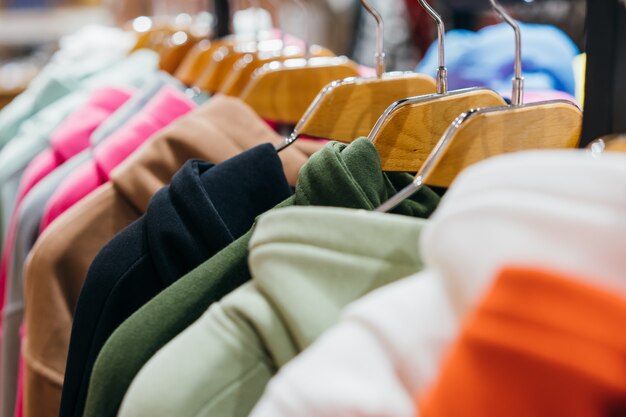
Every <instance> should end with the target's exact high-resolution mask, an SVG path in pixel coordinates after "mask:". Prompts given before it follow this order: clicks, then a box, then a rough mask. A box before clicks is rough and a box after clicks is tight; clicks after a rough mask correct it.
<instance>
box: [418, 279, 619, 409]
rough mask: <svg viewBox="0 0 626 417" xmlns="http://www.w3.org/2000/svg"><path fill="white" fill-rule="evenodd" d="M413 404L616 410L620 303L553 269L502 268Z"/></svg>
mask: <svg viewBox="0 0 626 417" xmlns="http://www.w3.org/2000/svg"><path fill="white" fill-rule="evenodd" d="M587 281H590V280H587ZM418 403H419V405H420V407H419V408H420V413H419V415H420V417H503V416H506V417H544V416H545V417H557V416H563V417H565V416H567V417H591V416H617V415H624V414H625V413H626V300H625V299H623V298H621V297H619V296H616V295H613V294H611V293H608V292H606V291H603V290H600V289H597V288H594V287H592V286H588V285H585V284H582V283H581V280H573V279H570V278H568V277H566V276H562V275H559V274H556V273H551V272H546V271H541V270H536V269H524V268H508V269H506V270H505V271H503V272H502V273H501V275H500V276H499V278H498V279H497V280H496V281H495V284H494V286H493V287H492V289H491V291H489V292H488V293H487V296H486V297H485V298H484V300H483V302H482V303H481V304H480V305H479V307H478V308H477V309H476V310H475V312H474V313H473V314H472V315H471V316H470V317H468V320H467V322H466V325H465V327H464V329H463V331H462V333H461V335H460V338H459V339H458V340H457V342H456V344H455V345H454V346H453V348H452V350H451V351H450V352H449V355H448V357H447V360H446V362H445V364H444V367H443V368H442V372H441V374H440V376H439V379H438V380H437V382H436V383H435V384H434V385H433V387H432V388H431V389H430V390H429V392H428V394H427V395H426V396H425V397H424V398H421V399H420V400H419V401H418Z"/></svg>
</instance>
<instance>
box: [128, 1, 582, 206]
mask: <svg viewBox="0 0 626 417" xmlns="http://www.w3.org/2000/svg"><path fill="white" fill-rule="evenodd" d="M293 1H295V2H296V3H297V4H298V5H299V6H300V7H301V8H302V9H303V10H306V6H305V4H304V3H303V2H302V1H301V0H293ZM360 1H361V4H362V5H363V6H364V8H365V9H366V10H367V12H368V13H369V14H370V15H371V16H372V17H373V18H374V19H375V21H376V27H377V29H376V55H375V58H376V76H375V77H372V78H362V77H358V72H357V65H356V64H355V63H353V62H351V61H350V60H349V59H348V58H346V57H335V56H332V52H330V51H328V50H326V49H324V48H321V47H318V46H309V45H306V44H305V46H304V48H302V47H300V48H299V49H298V48H297V47H296V48H295V49H293V52H292V51H291V50H290V51H289V52H287V50H288V47H287V46H286V44H285V38H284V36H283V39H282V40H281V41H279V42H278V44H279V45H280V47H278V48H277V47H276V46H274V47H270V46H268V45H269V44H268V43H265V44H264V43H263V42H272V41H269V40H268V41H266V40H262V39H259V35H258V33H257V39H256V40H253V41H250V40H249V39H241V38H239V39H238V38H237V37H236V36H231V37H229V38H226V39H221V40H210V41H209V40H206V39H205V40H202V41H198V42H196V43H195V44H194V45H193V46H189V47H188V49H187V53H186V54H185V57H184V58H183V59H182V61H181V63H180V64H179V65H178V66H177V69H176V70H175V71H173V73H174V74H175V75H176V76H177V77H178V78H179V79H180V80H181V81H183V82H184V83H185V84H187V85H189V86H190V87H193V88H195V89H199V90H202V91H205V92H209V93H223V94H229V95H235V96H239V97H240V98H241V99H242V100H243V101H244V102H246V103H248V104H249V105H250V106H251V107H252V108H253V109H255V111H256V112H257V113H258V114H259V115H260V116H261V117H263V118H265V119H269V120H274V121H278V122H282V123H284V124H293V125H295V128H294V130H293V132H292V133H291V134H290V135H287V137H286V138H285V139H284V141H282V142H281V143H278V144H276V149H277V150H278V151H279V152H280V151H281V150H283V149H285V148H286V147H288V146H289V145H291V144H292V143H294V142H295V141H296V140H297V139H298V138H299V137H301V136H309V137H318V138H324V139H333V140H337V141H340V142H345V143H349V142H351V141H352V140H354V139H355V138H357V137H362V136H367V137H368V138H369V139H370V141H372V143H373V144H374V146H375V147H376V149H377V150H378V152H379V154H380V157H381V163H382V168H383V170H384V171H400V172H417V175H416V177H415V180H414V181H413V183H412V184H411V185H409V186H408V187H406V188H405V189H404V190H402V191H401V192H400V193H399V194H398V195H396V196H394V197H393V198H392V199H391V200H390V201H388V202H387V203H385V204H384V205H382V206H381V207H380V208H379V209H378V211H383V212H386V211H390V210H391V209H393V208H394V207H395V206H396V205H398V204H399V203H401V202H402V201H403V200H404V199H406V198H408V197H410V196H411V195H412V194H414V193H415V192H417V191H418V190H419V189H420V188H421V187H422V186H423V185H424V184H428V185H433V186H439V187H448V186H449V185H450V184H451V182H452V180H454V178H455V177H456V176H457V175H458V173H459V172H461V171H462V170H463V169H464V168H466V167H468V166H470V165H472V164H475V163H477V162H479V161H481V160H484V159H486V158H489V157H491V156H495V155H499V154H504V153H509V152H516V151H522V150H530V149H559V148H575V147H576V146H577V145H578V143H579V140H580V133H581V127H582V112H581V110H580V108H578V106H576V105H575V104H573V103H571V102H569V101H566V100H552V101H543V102H535V103H531V104H524V79H523V74H522V38H521V31H520V27H519V25H518V24H517V22H516V21H515V20H514V19H513V18H511V17H510V16H509V15H508V14H507V13H506V11H505V10H504V9H503V8H502V7H501V6H500V5H499V4H498V3H497V1H496V0H490V3H491V6H492V7H493V9H494V11H495V12H496V13H497V14H498V15H499V16H500V17H501V18H502V19H503V20H504V21H505V22H506V23H507V24H508V25H509V26H511V28H512V29H513V31H514V33H515V45H514V47H515V64H514V66H515V76H514V78H513V81H512V83H513V86H512V99H511V104H507V103H506V101H505V100H504V99H503V98H502V97H501V96H500V95H499V94H498V93H496V92H495V91H494V90H491V89H488V88H484V87H474V88H467V89H462V90H455V91H448V88H447V69H446V65H445V26H444V23H443V20H442V18H441V16H439V14H437V12H436V11H435V10H434V9H433V8H432V7H431V6H430V5H429V4H428V3H427V2H426V1H425V0H417V1H418V3H419V4H420V5H421V6H422V7H423V8H424V9H425V10H426V11H427V13H428V14H429V15H430V17H432V18H433V19H434V21H435V22H436V24H437V39H438V53H439V66H438V68H437V75H436V79H433V78H432V77H430V76H428V75H424V74H417V73H414V72H391V73H389V72H386V71H385V55H384V39H383V29H384V24H383V20H382V18H381V16H380V14H379V13H378V12H377V11H376V10H375V9H374V8H373V7H372V6H371V5H370V4H369V2H368V1H367V0H360ZM168 30H171V29H168ZM151 36H152V35H151ZM146 38H150V37H149V36H143V37H140V40H139V41H138V47H139V46H142V47H143V46H146V43H145V42H146V41H145V39H146ZM273 42H274V45H276V41H275V40H273ZM266 50H267V51H269V52H267V53H266ZM299 54H301V55H299ZM171 55H174V53H169V54H165V56H171ZM161 56H162V59H163V57H164V55H163V54H162V55H161ZM162 66H163V65H162Z"/></svg>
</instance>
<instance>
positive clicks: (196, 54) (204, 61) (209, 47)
mask: <svg viewBox="0 0 626 417" xmlns="http://www.w3.org/2000/svg"><path fill="white" fill-rule="evenodd" d="M229 45H231V46H232V45H233V44H232V43H231V42H230V41H228V40H213V41H211V40H208V39H204V40H202V41H200V42H198V43H197V44H195V45H194V46H193V48H191V49H190V50H189V52H188V53H187V55H185V58H184V59H183V61H182V62H181V64H180V65H179V67H178V69H177V70H176V72H175V73H174V76H175V77H176V78H177V79H179V80H180V81H181V82H182V83H183V84H185V85H195V84H196V82H197V81H198V79H199V78H200V75H202V72H203V71H204V69H205V68H206V67H207V66H208V65H209V62H210V61H211V58H212V57H213V53H214V52H215V51H216V50H217V48H220V47H222V46H229Z"/></svg>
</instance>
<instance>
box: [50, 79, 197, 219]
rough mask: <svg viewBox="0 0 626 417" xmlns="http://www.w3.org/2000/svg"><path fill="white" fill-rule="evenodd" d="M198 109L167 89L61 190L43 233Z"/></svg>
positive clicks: (162, 90)
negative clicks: (146, 146)
mask: <svg viewBox="0 0 626 417" xmlns="http://www.w3.org/2000/svg"><path fill="white" fill-rule="evenodd" d="M194 107H195V104H194V103H193V102H192V101H191V100H189V99H188V98H187V96H185V95H184V94H183V93H181V92H180V91H178V90H176V89H174V88H170V87H169V86H166V87H163V89H161V91H159V93H157V95H155V96H154V97H153V98H152V100H150V101H149V102H148V103H147V104H146V106H145V107H144V108H143V109H142V110H141V112H139V113H137V114H136V115H135V116H134V117H133V118H132V119H130V120H129V121H128V122H127V123H126V124H125V125H124V126H122V127H121V128H119V129H118V130H117V131H116V132H114V133H113V134H112V135H111V136H109V137H108V138H106V139H105V140H104V141H103V143H102V144H100V146H98V147H97V148H95V149H94V151H93V160H91V161H89V162H87V163H85V164H84V165H83V166H81V167H80V168H79V169H77V170H76V172H75V173H73V174H72V175H71V176H69V177H68V178H67V179H66V180H65V181H64V182H63V184H61V185H60V186H59V188H58V190H57V191H56V192H55V193H54V195H53V196H52V197H51V198H50V201H49V202H48V205H47V207H46V211H45V213H44V216H43V219H42V221H41V230H42V231H43V230H45V229H46V228H47V227H48V226H49V225H50V223H52V222H53V221H54V220H55V219H56V218H57V217H59V216H60V215H61V214H63V212H65V211H66V210H67V209H68V208H70V207H72V206H73V205H74V204H76V203H77V202H79V201H80V200H81V199H83V198H84V197H86V196H87V195H88V194H89V193H90V192H92V191H94V190H95V189H96V188H98V187H99V186H100V185H102V184H104V183H105V182H107V181H108V180H109V177H110V173H111V171H112V170H113V168H115V167H116V166H117V165H119V164H120V163H121V162H122V161H123V160H124V159H126V158H127V157H128V156H129V155H130V154H131V153H133V152H134V151H135V150H136V149H137V148H138V147H139V146H140V145H141V144H143V143H144V142H145V141H146V140H148V138H150V136H152V135H153V134H154V133H156V132H157V131H159V130H160V129H162V128H164V127H165V126H167V125H169V124H170V123H171V122H173V121H174V120H176V119H178V118H179V117H181V116H182V115H184V114H185V113H188V112H189V111H190V110H191V109H193V108H194Z"/></svg>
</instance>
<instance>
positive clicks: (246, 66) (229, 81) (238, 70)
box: [219, 47, 334, 97]
mask: <svg viewBox="0 0 626 417" xmlns="http://www.w3.org/2000/svg"><path fill="white" fill-rule="evenodd" d="M279 52H280V53H277V52H271V53H257V54H251V55H246V56H244V57H242V58H240V59H239V61H237V62H236V63H235V65H234V66H233V69H232V71H231V72H230V74H229V75H228V76H227V77H226V80H224V82H223V83H222V85H221V87H220V90H219V92H220V93H221V94H226V95H228V96H233V97H239V96H240V95H241V93H242V91H243V90H244V88H245V87H246V85H247V84H248V82H249V81H250V79H251V77H252V74H253V73H254V71H256V70H257V69H258V68H260V67H262V66H263V65H265V64H268V63H270V62H273V61H285V60H287V59H293V58H302V57H303V52H302V50H300V49H299V48H297V47H287V48H285V49H284V50H282V51H279ZM312 54H313V56H334V54H333V53H332V51H330V50H328V49H326V48H315V49H312Z"/></svg>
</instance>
